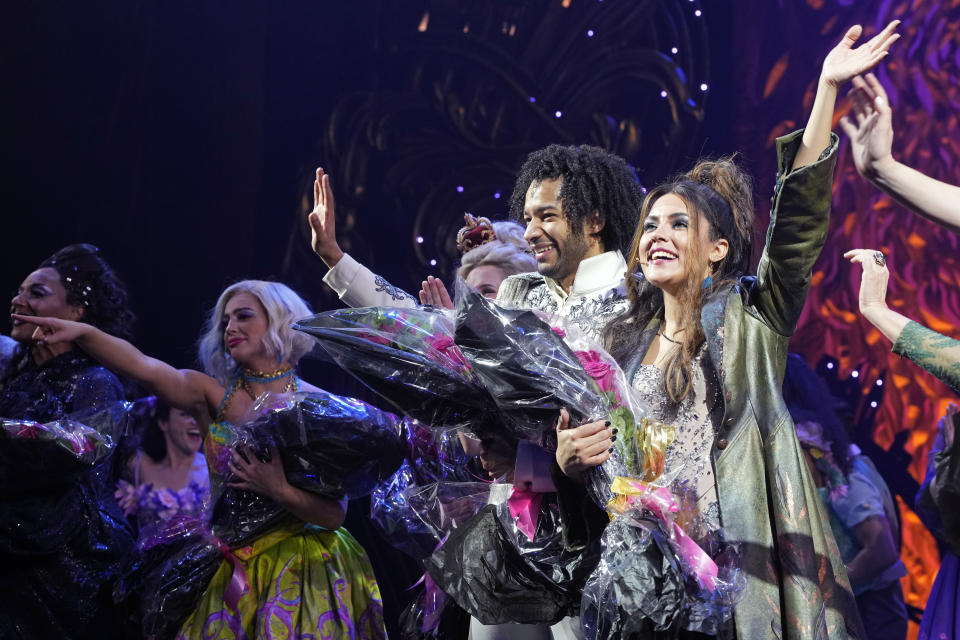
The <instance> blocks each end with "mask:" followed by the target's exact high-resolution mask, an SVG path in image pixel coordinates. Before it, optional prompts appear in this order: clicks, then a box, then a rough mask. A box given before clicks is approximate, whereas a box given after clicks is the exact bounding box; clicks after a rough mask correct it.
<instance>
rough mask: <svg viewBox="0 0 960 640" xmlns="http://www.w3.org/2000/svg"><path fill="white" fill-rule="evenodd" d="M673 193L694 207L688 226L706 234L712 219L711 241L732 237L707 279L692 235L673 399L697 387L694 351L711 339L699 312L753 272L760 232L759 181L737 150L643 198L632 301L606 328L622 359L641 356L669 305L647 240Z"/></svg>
mask: <svg viewBox="0 0 960 640" xmlns="http://www.w3.org/2000/svg"><path fill="white" fill-rule="evenodd" d="M667 194H674V195H676V196H678V197H679V198H680V199H681V200H683V201H684V203H686V205H687V208H688V210H690V212H691V213H694V212H696V213H697V214H699V215H691V216H690V227H689V229H688V233H689V234H691V236H692V237H693V238H699V237H700V224H701V223H702V222H704V221H705V222H706V223H707V225H708V230H709V232H710V239H711V240H719V239H720V238H723V239H724V240H726V241H727V243H728V244H729V249H728V251H727V255H726V256H725V257H724V258H723V259H722V260H720V261H719V262H717V263H716V264H714V265H713V274H712V275H711V280H710V281H709V282H708V283H705V282H704V281H703V280H702V278H701V276H700V274H702V273H703V269H702V267H703V266H704V265H705V264H706V260H707V258H706V256H704V255H703V252H702V247H701V246H700V243H699V242H690V243H689V244H688V247H689V253H688V256H689V259H688V260H687V265H686V283H685V286H684V287H683V289H682V291H681V293H680V296H679V298H680V299H679V302H680V309H681V316H680V326H679V327H678V328H677V329H678V333H680V335H681V339H680V341H679V344H677V345H676V348H674V350H673V353H672V354H671V355H670V357H669V359H668V360H667V364H666V367H665V369H664V376H663V380H664V386H665V391H666V393H667V396H668V397H669V398H670V400H671V401H672V402H674V403H679V402H681V401H682V400H683V399H684V398H686V397H687V394H689V393H690V385H691V379H692V377H691V372H692V362H693V358H694V356H695V355H696V353H697V350H699V348H700V346H701V345H702V344H703V342H704V339H705V337H704V334H703V326H702V325H701V323H700V312H701V310H702V309H703V304H704V302H705V301H706V300H707V299H708V298H709V297H710V296H711V295H713V294H715V293H716V292H718V291H720V290H721V289H723V288H724V287H726V286H728V285H730V284H731V283H733V282H735V281H736V280H737V279H739V278H740V277H742V276H744V275H746V274H747V272H748V270H749V267H750V257H751V250H752V244H753V242H752V239H753V180H752V179H751V178H750V176H749V175H748V174H747V173H746V172H745V171H743V170H742V169H741V168H740V167H739V166H738V165H737V163H736V161H735V156H727V157H723V158H719V159H717V160H700V161H699V162H698V163H697V164H696V166H694V167H693V168H692V169H691V170H690V171H688V172H686V173H683V174H680V175H678V176H676V177H675V178H673V179H672V180H670V181H669V182H666V183H664V184H661V185H659V186H657V187H656V188H655V189H652V190H651V191H650V192H649V193H648V194H647V197H646V198H645V199H644V201H643V207H642V209H641V212H640V225H639V227H638V228H637V230H636V232H635V233H634V235H633V242H632V244H631V247H630V253H629V255H628V256H627V264H628V274H630V276H629V277H628V278H627V295H628V298H629V300H630V307H629V308H628V309H627V311H626V312H625V313H624V314H623V315H622V316H621V317H620V318H618V319H617V320H615V321H613V322H611V323H610V325H609V326H608V327H607V331H606V336H605V338H606V343H607V347H608V349H609V351H610V353H611V355H613V356H614V357H615V358H616V359H617V361H618V362H621V363H626V362H627V361H629V360H631V359H632V358H634V357H635V356H636V344H637V342H638V339H639V337H640V334H641V333H642V332H643V331H644V329H645V328H646V327H647V324H648V323H649V322H650V321H651V320H652V319H653V318H654V317H655V316H656V315H657V314H658V313H660V310H661V309H662V308H663V292H662V291H661V290H660V289H659V288H657V287H656V286H654V285H652V284H650V283H649V282H648V281H647V280H646V279H645V278H644V277H643V275H642V271H641V269H640V262H641V256H640V240H641V238H642V236H643V221H644V220H646V218H647V216H648V215H649V214H650V209H651V208H653V205H654V204H655V203H656V202H657V200H659V199H660V198H662V197H663V196H665V195H667Z"/></svg>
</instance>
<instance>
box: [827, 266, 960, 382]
mask: <svg viewBox="0 0 960 640" xmlns="http://www.w3.org/2000/svg"><path fill="white" fill-rule="evenodd" d="M843 257H844V258H847V259H848V260H850V261H851V262H854V263H857V264H859V265H860V266H861V267H862V268H863V273H862V275H861V278H860V300H859V303H860V313H861V314H862V315H863V317H864V318H866V319H867V321H868V322H869V323H870V324H872V325H873V326H874V327H876V328H877V329H878V330H879V331H880V333H882V334H883V335H884V337H885V338H886V339H887V340H890V341H891V342H892V343H893V352H894V353H896V354H898V355H901V356H905V357H907V358H909V359H910V360H913V362H914V363H916V364H917V365H919V366H920V367H922V368H923V369H926V370H927V371H928V372H929V373H931V374H932V375H934V376H936V377H937V378H938V379H939V380H940V381H941V382H943V383H944V384H946V385H948V386H949V387H951V388H952V389H954V390H955V391H958V392H960V340H954V339H953V338H950V337H948V336H945V335H941V334H939V333H937V332H936V331H932V330H931V329H928V328H926V327H924V326H923V325H921V324H919V323H917V322H914V321H912V320H910V318H908V317H906V316H905V315H903V314H901V313H898V312H896V311H894V310H893V309H891V308H889V307H888V306H887V281H888V280H889V278H890V272H889V270H888V269H887V261H886V258H885V257H884V256H883V254H882V253H881V252H879V251H874V250H873V249H854V250H852V251H847V252H846V253H845V254H843Z"/></svg>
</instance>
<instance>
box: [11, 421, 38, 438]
mask: <svg viewBox="0 0 960 640" xmlns="http://www.w3.org/2000/svg"><path fill="white" fill-rule="evenodd" d="M43 430H44V429H43V426H41V425H39V424H37V423H36V422H22V423H20V424H15V425H13V429H12V431H11V435H13V437H15V438H27V439H29V440H36V439H37V437H38V436H39V435H40V434H41V433H42V432H43Z"/></svg>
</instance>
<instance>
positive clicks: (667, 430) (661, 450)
mask: <svg viewBox="0 0 960 640" xmlns="http://www.w3.org/2000/svg"><path fill="white" fill-rule="evenodd" d="M638 427H639V428H638V429H637V450H638V451H639V452H640V454H641V455H642V456H643V469H642V474H641V478H642V479H643V481H644V482H653V481H654V480H656V479H657V478H659V477H660V475H661V474H662V473H663V468H664V465H665V464H666V460H667V447H669V446H670V444H671V443H672V442H673V441H674V439H676V437H677V430H676V428H675V427H674V426H673V425H669V424H665V423H663V422H656V421H654V420H650V419H649V418H641V419H640V424H639V425H638Z"/></svg>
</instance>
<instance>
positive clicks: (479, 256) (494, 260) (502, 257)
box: [457, 221, 537, 279]
mask: <svg viewBox="0 0 960 640" xmlns="http://www.w3.org/2000/svg"><path fill="white" fill-rule="evenodd" d="M523 231H524V229H523V227H522V226H520V225H519V224H517V223H516V222H506V221H503V222H494V223H493V232H494V233H495V234H496V236H497V239H496V240H491V241H490V242H487V243H486V244H482V245H480V246H479V247H475V248H473V249H471V250H470V251H467V252H466V253H465V254H463V258H462V259H461V261H460V269H459V270H458V271H457V274H458V275H459V276H460V277H461V278H464V279H466V277H467V276H468V275H470V272H471V271H473V270H474V269H476V268H477V267H484V266H491V267H497V268H498V269H500V270H501V271H502V272H503V275H504V277H506V276H512V275H514V274H517V273H527V272H529V271H536V270H537V260H536V258H534V257H533V254H532V253H531V252H530V247H529V245H527V241H526V240H524V239H523Z"/></svg>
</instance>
